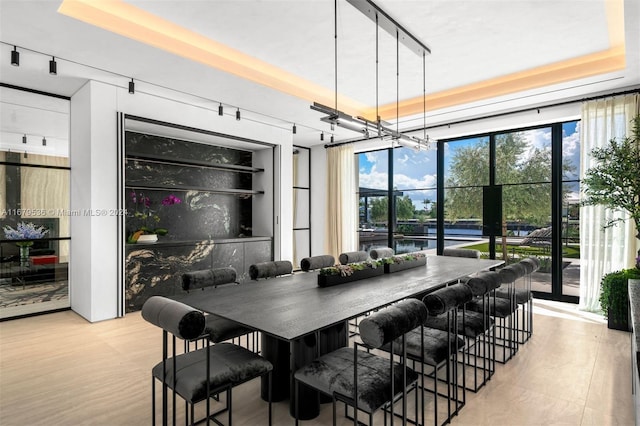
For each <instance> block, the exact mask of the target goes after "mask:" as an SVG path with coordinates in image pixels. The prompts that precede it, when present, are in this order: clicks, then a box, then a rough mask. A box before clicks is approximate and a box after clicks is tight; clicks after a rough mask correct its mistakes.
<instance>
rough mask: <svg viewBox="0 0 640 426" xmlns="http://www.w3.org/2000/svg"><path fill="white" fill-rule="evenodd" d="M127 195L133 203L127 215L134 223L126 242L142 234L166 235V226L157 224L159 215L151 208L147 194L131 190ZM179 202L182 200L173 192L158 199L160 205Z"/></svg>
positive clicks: (133, 240) (134, 239) (134, 240)
mask: <svg viewBox="0 0 640 426" xmlns="http://www.w3.org/2000/svg"><path fill="white" fill-rule="evenodd" d="M129 197H130V199H131V202H132V203H133V205H134V208H133V209H132V210H133V211H132V212H130V214H129V216H130V217H131V218H132V219H133V221H132V222H133V223H135V228H134V231H133V233H132V234H130V235H129V237H128V239H127V240H128V242H131V243H134V242H136V241H137V239H138V237H139V236H140V235H142V234H157V235H166V234H167V233H168V232H169V231H168V230H167V229H166V228H160V227H158V226H157V225H158V223H159V222H160V216H159V214H158V212H157V211H156V210H153V209H152V208H151V204H152V203H151V199H150V198H149V197H148V196H146V195H145V194H144V193H142V192H139V193H136V192H135V191H131V193H130V194H129ZM180 203H182V200H181V199H180V198H179V197H177V196H175V195H173V194H170V195H168V196H166V197H165V198H163V199H162V201H160V204H161V205H162V206H172V205H174V204H180Z"/></svg>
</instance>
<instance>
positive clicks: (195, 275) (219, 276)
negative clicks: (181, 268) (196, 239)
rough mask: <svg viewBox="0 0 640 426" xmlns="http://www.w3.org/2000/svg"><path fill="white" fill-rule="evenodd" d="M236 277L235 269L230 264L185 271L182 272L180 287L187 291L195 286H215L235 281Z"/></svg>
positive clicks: (195, 287)
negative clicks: (221, 266)
mask: <svg viewBox="0 0 640 426" xmlns="http://www.w3.org/2000/svg"><path fill="white" fill-rule="evenodd" d="M236 278H237V274H236V270H235V269H234V268H232V267H231V266H228V267H225V268H213V269H204V270H201V271H192V272H185V273H184V274H182V289H183V290H186V291H189V290H195V289H197V288H205V287H216V286H219V285H222V284H230V283H235V282H236Z"/></svg>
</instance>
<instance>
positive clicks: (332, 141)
mask: <svg viewBox="0 0 640 426" xmlns="http://www.w3.org/2000/svg"><path fill="white" fill-rule="evenodd" d="M331 143H333V135H331Z"/></svg>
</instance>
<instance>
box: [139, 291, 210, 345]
mask: <svg viewBox="0 0 640 426" xmlns="http://www.w3.org/2000/svg"><path fill="white" fill-rule="evenodd" d="M142 318H144V319H145V320H146V321H148V322H150V323H151V324H153V325H155V326H158V327H160V328H162V329H163V330H164V331H166V332H168V333H171V334H173V335H174V336H175V337H178V338H180V339H183V340H191V339H195V338H197V337H199V336H200V335H201V334H202V333H203V332H204V327H205V321H204V314H203V313H202V312H201V311H199V310H197V309H194V308H192V307H191V306H188V305H185V304H184V303H181V302H178V301H175V300H172V299H167V298H166V297H163V296H152V297H150V298H149V299H147V301H146V302H144V304H143V305H142Z"/></svg>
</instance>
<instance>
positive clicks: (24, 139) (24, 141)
mask: <svg viewBox="0 0 640 426" xmlns="http://www.w3.org/2000/svg"><path fill="white" fill-rule="evenodd" d="M22 143H27V135H23V136H22Z"/></svg>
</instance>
